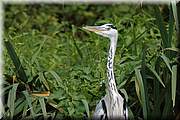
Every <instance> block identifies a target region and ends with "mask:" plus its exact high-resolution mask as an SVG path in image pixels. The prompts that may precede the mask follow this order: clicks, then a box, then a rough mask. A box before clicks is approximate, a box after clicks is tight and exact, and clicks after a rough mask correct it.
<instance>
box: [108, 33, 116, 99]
mask: <svg viewBox="0 0 180 120" xmlns="http://www.w3.org/2000/svg"><path fill="white" fill-rule="evenodd" d="M117 39H118V35H116V36H114V37H111V38H110V42H111V43H110V48H109V55H108V62H107V77H108V92H109V95H110V97H111V98H112V96H113V93H114V92H118V91H117V87H116V81H115V77H114V71H113V64H114V56H115V52H116V44H117Z"/></svg>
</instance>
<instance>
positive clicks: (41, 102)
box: [39, 97, 47, 120]
mask: <svg viewBox="0 0 180 120" xmlns="http://www.w3.org/2000/svg"><path fill="white" fill-rule="evenodd" d="M39 102H40V105H41V109H42V112H43V116H44V119H45V120H46V119H47V112H46V104H45V102H44V98H43V97H41V98H40V99H39Z"/></svg>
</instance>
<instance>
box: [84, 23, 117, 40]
mask: <svg viewBox="0 0 180 120" xmlns="http://www.w3.org/2000/svg"><path fill="white" fill-rule="evenodd" d="M83 29H85V30H88V31H92V32H95V33H96V34H98V35H101V36H104V37H108V38H110V39H111V38H113V37H116V36H117V35H118V31H117V29H116V27H115V26H114V25H113V24H104V25H101V26H85V27H83Z"/></svg>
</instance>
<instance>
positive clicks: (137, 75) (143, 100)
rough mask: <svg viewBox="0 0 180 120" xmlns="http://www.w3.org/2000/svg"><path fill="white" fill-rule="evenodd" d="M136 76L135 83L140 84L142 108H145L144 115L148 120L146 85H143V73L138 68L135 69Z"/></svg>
mask: <svg viewBox="0 0 180 120" xmlns="http://www.w3.org/2000/svg"><path fill="white" fill-rule="evenodd" d="M135 75H136V80H135V82H137V83H138V85H139V86H138V87H139V90H140V98H141V102H142V107H143V115H144V119H147V106H146V99H145V90H144V84H143V79H142V76H141V72H140V70H139V69H138V68H135Z"/></svg>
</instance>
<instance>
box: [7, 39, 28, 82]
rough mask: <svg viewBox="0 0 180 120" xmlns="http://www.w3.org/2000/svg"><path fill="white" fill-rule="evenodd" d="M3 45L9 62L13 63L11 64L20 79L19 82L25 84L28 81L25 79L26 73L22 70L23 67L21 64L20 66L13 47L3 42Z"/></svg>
mask: <svg viewBox="0 0 180 120" xmlns="http://www.w3.org/2000/svg"><path fill="white" fill-rule="evenodd" d="M4 43H5V46H6V48H7V51H8V53H9V55H10V57H11V60H12V61H13V64H14V66H15V68H16V71H17V73H18V75H19V77H20V78H21V80H22V81H23V82H24V83H26V82H27V81H28V78H27V76H26V73H25V71H24V68H23V66H22V64H21V62H20V60H19V58H18V56H17V54H16V52H15V50H14V47H13V46H12V44H11V43H10V42H9V41H5V42H4Z"/></svg>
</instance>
